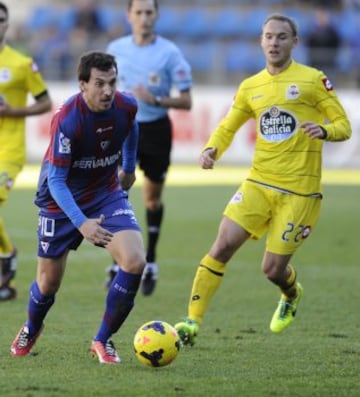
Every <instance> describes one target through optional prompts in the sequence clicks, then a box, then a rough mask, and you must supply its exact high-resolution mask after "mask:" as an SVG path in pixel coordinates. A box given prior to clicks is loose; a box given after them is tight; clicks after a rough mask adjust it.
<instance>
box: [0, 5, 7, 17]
mask: <svg viewBox="0 0 360 397" xmlns="http://www.w3.org/2000/svg"><path fill="white" fill-rule="evenodd" d="M0 10H3V11H4V13H5V15H6V19H8V18H9V10H8V8H7V7H6V5H5V4H4V3H2V2H0Z"/></svg>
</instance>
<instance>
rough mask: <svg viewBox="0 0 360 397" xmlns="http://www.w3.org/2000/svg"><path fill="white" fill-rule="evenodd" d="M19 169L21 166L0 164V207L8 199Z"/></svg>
mask: <svg viewBox="0 0 360 397" xmlns="http://www.w3.org/2000/svg"><path fill="white" fill-rule="evenodd" d="M21 169H22V166H21V165H18V164H10V163H2V162H0V206H1V205H3V204H4V203H5V202H6V200H7V199H8V196H9V193H10V190H11V189H12V187H13V185H14V182H15V179H16V177H17V176H18V175H19V173H20V171H21Z"/></svg>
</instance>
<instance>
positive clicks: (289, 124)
mask: <svg viewBox="0 0 360 397" xmlns="http://www.w3.org/2000/svg"><path fill="white" fill-rule="evenodd" d="M295 131H296V119H295V117H294V116H293V115H292V114H291V113H288V112H285V111H284V110H281V109H279V108H278V107H276V106H273V107H272V108H270V109H269V110H268V111H266V112H264V113H263V114H262V115H261V116H260V133H261V135H262V137H263V138H264V139H265V140H267V141H269V142H280V141H284V140H285V139H289V138H290V137H291V136H292V135H293V134H294V132H295Z"/></svg>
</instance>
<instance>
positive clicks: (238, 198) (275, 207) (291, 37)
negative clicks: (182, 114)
mask: <svg viewBox="0 0 360 397" xmlns="http://www.w3.org/2000/svg"><path fill="white" fill-rule="evenodd" d="M297 43H298V31H297V26H296V23H295V22H294V21H293V20H292V19H290V18H288V17H286V16H283V15H280V14H272V15H270V16H269V17H268V18H267V19H266V20H265V22H264V24H263V30H262V35H261V46H262V49H263V51H264V54H265V58H266V67H265V69H264V70H262V71H260V72H259V73H258V74H256V75H254V76H251V77H250V78H248V79H245V80H244V81H243V82H242V83H241V84H240V86H239V88H238V91H237V93H236V95H235V98H234V101H233V104H232V106H231V109H230V111H229V112H228V114H227V115H226V117H225V118H224V119H223V120H222V121H221V122H220V124H219V125H218V127H217V128H216V129H215V131H214V132H213V133H212V135H211V136H210V138H209V140H208V142H207V143H206V145H205V148H204V149H203V151H202V153H201V156H200V165H201V167H202V168H204V169H211V168H213V167H214V164H215V162H216V160H218V159H219V158H220V157H221V155H222V154H223V153H224V151H225V150H226V149H227V148H228V147H229V146H230V144H231V142H232V140H233V138H234V135H235V133H236V132H237V131H238V129H239V127H240V126H241V125H243V124H244V123H245V122H246V121H247V120H249V119H250V118H254V119H255V120H256V130H257V138H256V144H255V152H254V157H253V162H252V167H251V170H250V174H249V176H248V178H247V179H246V181H245V182H244V183H243V184H242V185H241V187H240V188H239V189H238V191H237V192H236V193H235V195H234V196H233V197H232V198H231V200H230V201H229V203H228V204H227V206H226V208H225V210H224V214H223V218H222V220H221V223H220V226H219V231H218V235H217V237H216V239H215V242H214V243H213V245H212V246H211V248H210V251H209V252H208V254H207V255H205V256H204V257H203V258H202V259H201V261H200V266H199V267H198V269H197V272H196V275H195V278H194V281H193V286H192V291H191V297H190V302H189V306H188V316H187V318H186V319H185V320H183V321H181V322H179V323H178V324H176V325H175V327H176V329H177V330H178V332H179V334H180V337H181V339H182V341H183V342H184V344H190V345H192V344H193V343H194V339H195V336H196V334H197V333H198V330H199V326H200V324H201V323H202V320H203V316H204V314H205V312H206V310H207V307H208V304H209V302H210V300H211V298H212V296H213V295H214V293H215V292H216V290H217V289H218V287H219V285H220V283H221V280H222V278H223V275H224V273H225V270H226V264H227V263H228V261H229V260H230V259H231V257H232V256H233V255H234V253H235V252H236V251H237V250H238V249H239V248H240V247H241V246H242V245H243V243H244V242H245V241H246V240H247V239H249V238H253V239H259V238H260V237H261V236H262V235H263V234H264V233H266V232H267V237H266V248H265V253H264V256H263V261H262V269H263V272H264V273H265V275H266V277H267V278H268V279H269V280H270V281H271V282H272V283H274V284H275V285H276V286H278V287H279V288H280V291H281V298H280V301H279V304H278V307H277V309H276V311H275V313H274V315H273V317H272V319H271V322H270V329H271V331H272V332H275V333H279V332H281V331H283V330H284V329H285V328H286V327H287V326H289V325H290V324H291V323H292V322H293V320H294V316H295V313H296V310H297V308H298V305H299V302H300V299H301V296H302V294H303V288H302V286H301V285H300V283H299V282H298V280H297V274H296V271H295V269H294V266H293V265H291V259H292V256H293V255H294V253H295V252H296V251H297V249H298V248H299V247H300V245H301V244H302V243H303V241H304V240H305V238H307V237H308V236H309V234H310V233H311V231H312V230H313V228H314V226H315V224H316V222H317V220H318V216H319V212H320V206H321V200H322V193H321V162H322V161H321V152H322V146H323V143H324V141H332V142H336V141H344V140H346V139H349V138H350V135H351V127H350V123H349V120H348V118H347V115H346V113H345V111H344V109H343V107H342V105H341V104H340V102H339V100H338V97H337V95H336V94H335V91H334V90H333V87H332V85H331V83H330V81H329V80H328V79H327V77H326V76H325V75H324V73H323V72H322V71H319V70H317V69H314V68H311V67H307V66H305V65H301V64H298V63H296V62H295V61H294V60H293V59H292V50H293V49H294V47H295V46H296V44H297Z"/></svg>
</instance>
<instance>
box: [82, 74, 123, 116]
mask: <svg viewBox="0 0 360 397" xmlns="http://www.w3.org/2000/svg"><path fill="white" fill-rule="evenodd" d="M79 85H80V89H81V91H82V93H83V98H84V100H85V102H86V104H87V105H88V107H89V109H90V110H92V111H93V112H103V111H104V110H108V109H110V108H111V105H112V102H113V100H114V96H115V92H116V71H115V69H110V70H108V71H106V72H104V71H102V70H99V69H96V68H92V69H91V75H90V80H89V81H88V82H86V81H80V83H79Z"/></svg>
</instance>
